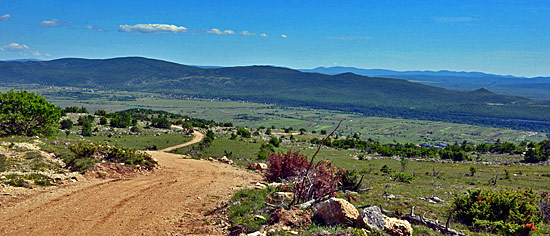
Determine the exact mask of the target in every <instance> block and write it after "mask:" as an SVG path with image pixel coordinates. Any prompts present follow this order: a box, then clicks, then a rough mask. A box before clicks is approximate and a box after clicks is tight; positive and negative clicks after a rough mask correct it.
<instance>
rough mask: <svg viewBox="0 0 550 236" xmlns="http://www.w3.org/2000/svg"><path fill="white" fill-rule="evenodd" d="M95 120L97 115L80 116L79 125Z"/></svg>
mask: <svg viewBox="0 0 550 236" xmlns="http://www.w3.org/2000/svg"><path fill="white" fill-rule="evenodd" d="M94 120H95V116H92V115H86V116H79V117H78V125H84V123H93V122H94Z"/></svg>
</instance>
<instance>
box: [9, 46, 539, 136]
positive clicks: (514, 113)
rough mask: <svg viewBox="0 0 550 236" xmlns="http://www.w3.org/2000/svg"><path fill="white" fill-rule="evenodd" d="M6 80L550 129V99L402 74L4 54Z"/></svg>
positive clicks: (14, 82)
mask: <svg viewBox="0 0 550 236" xmlns="http://www.w3.org/2000/svg"><path fill="white" fill-rule="evenodd" d="M0 82H1V83H2V84H8V85H9V84H41V85H54V86H71V87H86V88H107V89H115V90H116V89H118V90H133V91H148V92H163V93H166V94H179V95H183V94H185V95H194V96H200V97H220V98H232V99H241V100H249V101H254V102H269V103H277V104H280V105H285V106H309V107H314V108H324V109H335V110H341V111H350V112H360V113H363V114H365V115H373V116H386V117H402V118H414V119H428V120H444V121H453V122H459V123H474V124H486V125H491V126H500V127H510V128H522V129H531V130H540V131H550V104H549V103H546V102H537V101H532V100H530V99H526V98H522V97H516V96H503V95H498V94H494V93H492V92H490V91H488V90H484V89H482V90H476V91H472V92H461V91H453V90H447V89H444V88H438V87H432V86H427V85H423V84H419V83H412V82H409V81H406V80H402V79H387V78H378V77H367V76H361V75H356V74H353V73H342V74H336V75H327V74H320V73H306V72H301V71H298V70H292V69H288V68H280V67H273V66H243V67H224V68H199V67H193V66H185V65H180V64H176V63H171V62H166V61H161V60H154V59H147V58H139V57H125V58H113V59H102V60H98V59H77V58H68V59H58V60H52V61H26V62H0Z"/></svg>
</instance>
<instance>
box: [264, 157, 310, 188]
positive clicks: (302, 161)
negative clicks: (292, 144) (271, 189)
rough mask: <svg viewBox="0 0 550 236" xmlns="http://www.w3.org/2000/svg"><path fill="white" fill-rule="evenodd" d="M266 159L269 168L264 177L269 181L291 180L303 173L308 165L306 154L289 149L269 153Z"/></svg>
mask: <svg viewBox="0 0 550 236" xmlns="http://www.w3.org/2000/svg"><path fill="white" fill-rule="evenodd" d="M267 160H268V161H269V168H268V170H267V173H266V178H267V180H268V181H270V182H278V181H285V180H287V181H289V182H292V181H293V180H294V178H296V177H298V176H301V175H303V174H305V172H306V170H307V168H308V165H309V161H308V158H307V156H305V155H302V154H300V152H299V151H297V152H293V151H291V150H288V152H287V153H270V154H269V155H268V157H267Z"/></svg>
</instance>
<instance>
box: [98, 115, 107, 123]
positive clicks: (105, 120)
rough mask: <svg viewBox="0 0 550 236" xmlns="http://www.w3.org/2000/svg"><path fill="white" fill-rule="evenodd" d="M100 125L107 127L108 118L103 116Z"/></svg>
mask: <svg viewBox="0 0 550 236" xmlns="http://www.w3.org/2000/svg"><path fill="white" fill-rule="evenodd" d="M99 124H100V125H106V124H107V118H105V117H103V116H102V117H101V118H99Z"/></svg>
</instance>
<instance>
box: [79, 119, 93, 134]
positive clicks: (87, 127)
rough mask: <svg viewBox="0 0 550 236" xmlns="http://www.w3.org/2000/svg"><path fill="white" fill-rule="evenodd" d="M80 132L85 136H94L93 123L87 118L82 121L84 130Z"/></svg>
mask: <svg viewBox="0 0 550 236" xmlns="http://www.w3.org/2000/svg"><path fill="white" fill-rule="evenodd" d="M80 134H81V135H82V136H85V137H89V136H92V123H90V122H89V121H87V120H86V121H84V123H82V130H81V132H80Z"/></svg>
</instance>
